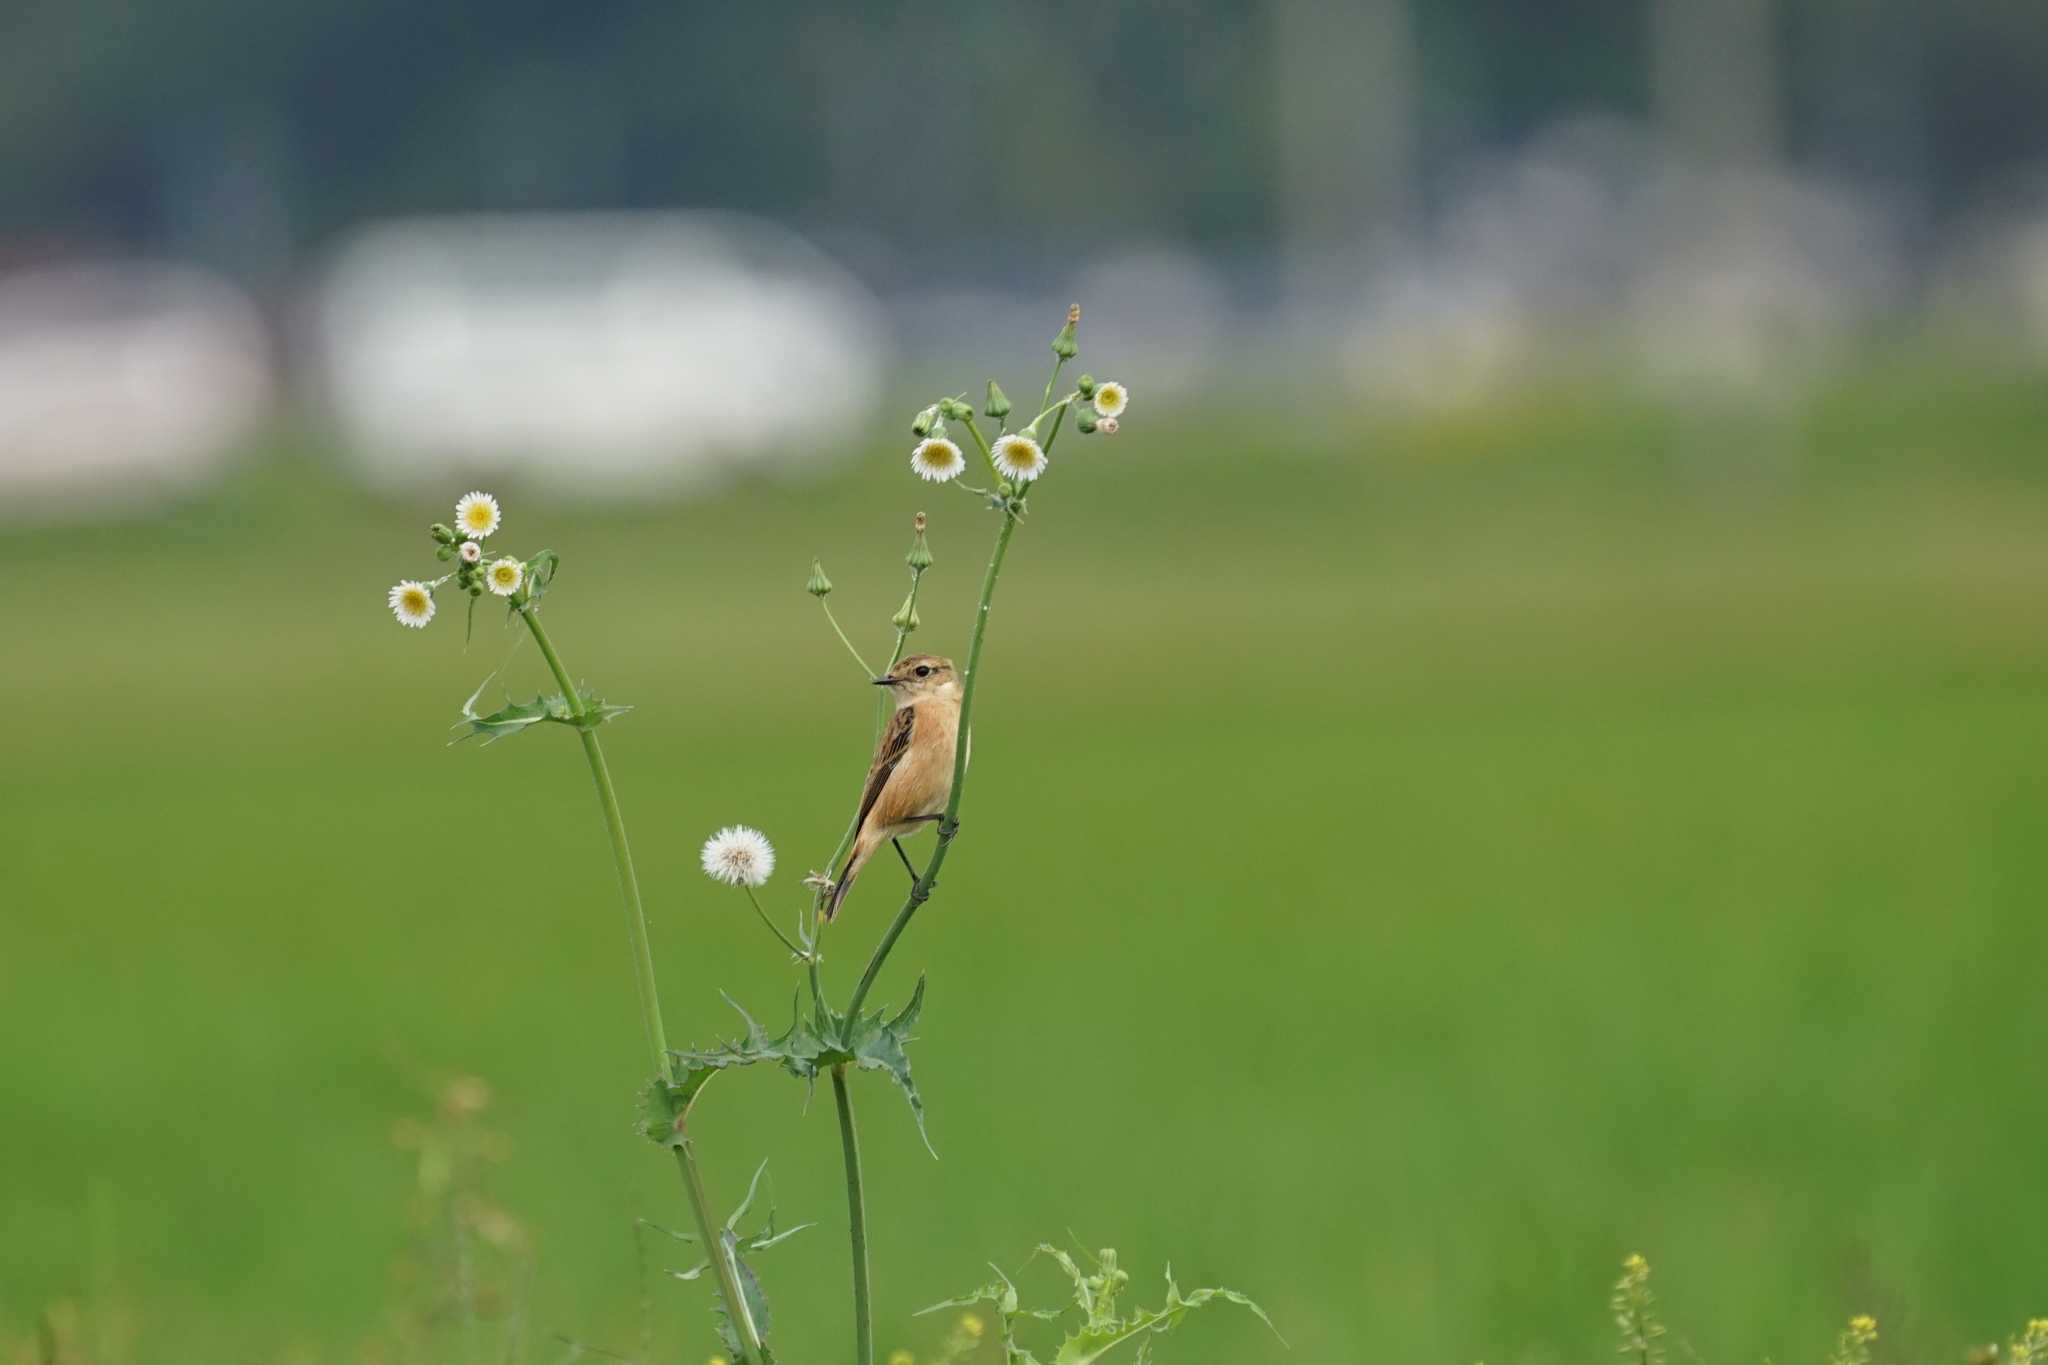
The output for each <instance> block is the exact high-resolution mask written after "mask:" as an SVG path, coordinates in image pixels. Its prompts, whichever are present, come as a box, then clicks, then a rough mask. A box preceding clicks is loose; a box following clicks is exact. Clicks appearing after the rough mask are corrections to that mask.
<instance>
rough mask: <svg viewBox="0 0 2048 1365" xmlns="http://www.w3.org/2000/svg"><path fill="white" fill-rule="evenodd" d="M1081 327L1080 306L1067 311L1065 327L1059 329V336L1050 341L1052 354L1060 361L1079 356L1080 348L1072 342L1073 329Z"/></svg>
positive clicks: (1074, 306)
mask: <svg viewBox="0 0 2048 1365" xmlns="http://www.w3.org/2000/svg"><path fill="white" fill-rule="evenodd" d="M1080 325H1081V305H1080V304H1078V303H1077V304H1075V305H1073V306H1072V307H1070V308H1069V309H1067V325H1066V326H1064V327H1062V328H1060V334H1059V335H1058V336H1056V337H1054V338H1053V339H1052V353H1053V354H1054V355H1056V356H1058V357H1059V358H1060V359H1061V360H1072V359H1073V358H1074V357H1075V356H1077V355H1079V354H1081V348H1080V347H1079V346H1078V345H1076V344H1075V342H1074V329H1075V328H1076V327H1078V326H1080Z"/></svg>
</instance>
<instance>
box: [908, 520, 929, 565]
mask: <svg viewBox="0 0 2048 1365" xmlns="http://www.w3.org/2000/svg"><path fill="white" fill-rule="evenodd" d="M910 524H911V526H912V527H913V528H914V529H915V530H916V532H917V537H916V539H914V540H912V541H911V542H910V553H909V554H907V555H905V556H903V562H904V563H905V564H908V565H909V566H910V567H911V570H912V572H914V573H923V572H924V571H925V570H926V569H929V568H930V567H931V566H932V547H931V546H929V545H927V544H925V543H924V513H922V512H919V513H918V514H917V517H916V519H915V520H913V521H912V522H911V523H910Z"/></svg>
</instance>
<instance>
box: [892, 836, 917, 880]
mask: <svg viewBox="0 0 2048 1365" xmlns="http://www.w3.org/2000/svg"><path fill="white" fill-rule="evenodd" d="M889 847H891V848H893V849H895V850H896V856H897V857H899V858H901V859H902V860H903V870H904V871H905V872H908V873H909V874H910V884H911V885H912V886H916V885H917V869H916V868H914V867H912V866H911V865H910V855H909V854H908V853H905V852H904V851H903V841H902V840H901V839H891V840H890V841H889Z"/></svg>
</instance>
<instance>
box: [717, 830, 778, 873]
mask: <svg viewBox="0 0 2048 1365" xmlns="http://www.w3.org/2000/svg"><path fill="white" fill-rule="evenodd" d="M774 871H775V845H773V844H771V843H769V842H768V836H767V835H765V834H763V833H761V831H760V830H758V829H748V828H747V827H746V826H745V825H727V826H726V827H725V828H724V829H722V830H720V831H718V833H716V834H714V835H712V836H711V837H710V838H709V839H706V840H705V841H704V875H705V876H707V877H709V878H711V880H713V881H716V882H724V883H725V884H726V885H727V886H759V885H761V884H762V883H763V882H765V881H767V880H768V878H769V876H770V875H771V874H772V873H773V872H774Z"/></svg>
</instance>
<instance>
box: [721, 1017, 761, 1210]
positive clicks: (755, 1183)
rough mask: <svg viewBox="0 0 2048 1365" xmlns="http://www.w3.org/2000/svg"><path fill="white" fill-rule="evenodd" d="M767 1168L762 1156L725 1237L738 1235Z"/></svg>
mask: <svg viewBox="0 0 2048 1365" xmlns="http://www.w3.org/2000/svg"><path fill="white" fill-rule="evenodd" d="M748 1022H749V1023H751V1022H753V1021H752V1020H749V1021H748ZM767 1169H768V1161H767V1158H765V1157H764V1158H762V1160H761V1164H760V1165H758V1166H756V1167H755V1168H754V1178H753V1179H752V1180H749V1181H748V1182H747V1197H746V1198H744V1199H742V1200H740V1206H739V1207H738V1208H736V1209H734V1210H733V1211H732V1216H731V1217H730V1218H727V1219H726V1220H725V1235H726V1236H727V1237H734V1236H737V1235H738V1233H737V1232H736V1231H735V1229H736V1228H737V1226H738V1224H739V1221H740V1219H742V1218H744V1217H746V1216H747V1210H748V1209H750V1208H752V1207H753V1206H754V1194H755V1192H756V1191H757V1190H759V1189H760V1188H761V1173H762V1172H763V1171H766V1170H767Z"/></svg>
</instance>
